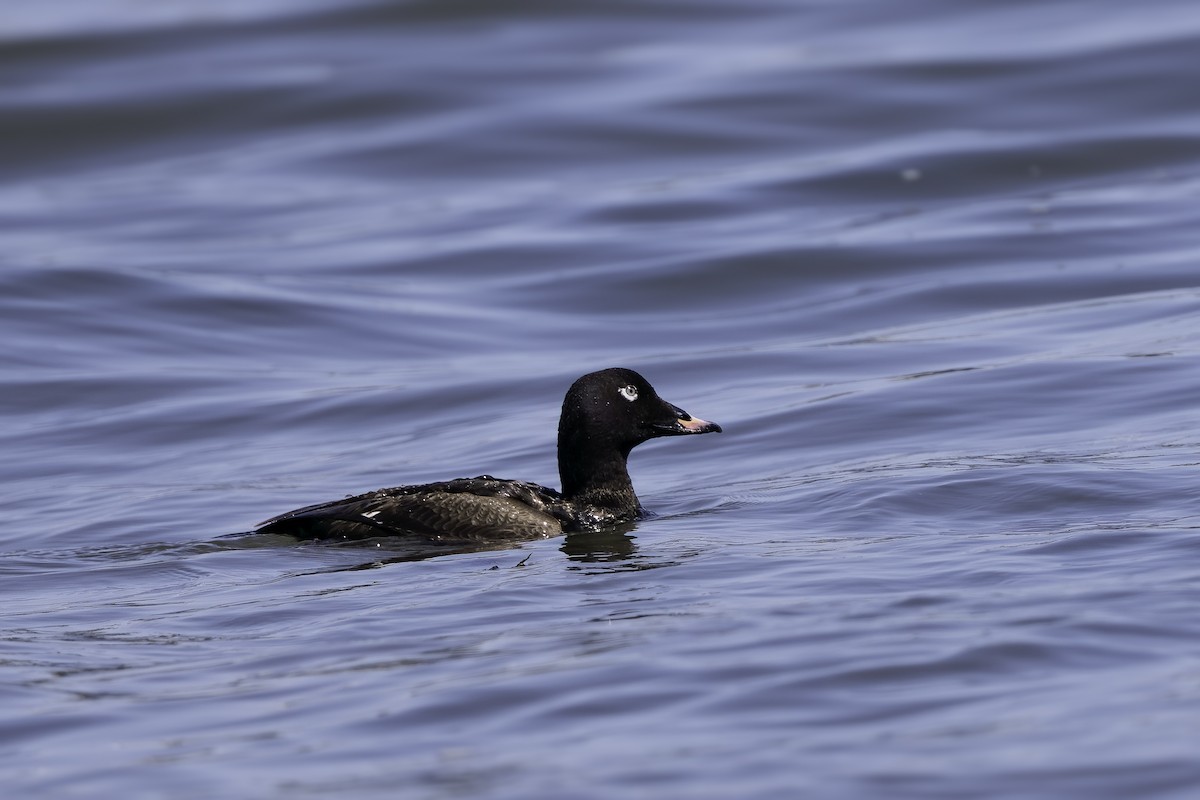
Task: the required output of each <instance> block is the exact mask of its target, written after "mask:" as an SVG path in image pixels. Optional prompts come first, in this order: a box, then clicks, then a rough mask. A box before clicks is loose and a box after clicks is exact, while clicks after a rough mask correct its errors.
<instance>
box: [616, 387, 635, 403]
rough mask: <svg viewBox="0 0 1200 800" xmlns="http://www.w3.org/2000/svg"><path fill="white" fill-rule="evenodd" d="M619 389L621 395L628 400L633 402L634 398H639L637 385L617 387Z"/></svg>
mask: <svg viewBox="0 0 1200 800" xmlns="http://www.w3.org/2000/svg"><path fill="white" fill-rule="evenodd" d="M617 391H618V392H619V393H620V395H621V397H624V398H625V399H626V400H628V401H629V402H631V403H632V402H633V401H634V400H637V387H636V386H622V387H621V388H620V389H617Z"/></svg>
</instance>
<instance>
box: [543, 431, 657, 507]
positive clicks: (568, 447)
mask: <svg viewBox="0 0 1200 800" xmlns="http://www.w3.org/2000/svg"><path fill="white" fill-rule="evenodd" d="M628 458H629V451H628V450H625V451H624V452H622V451H620V450H617V449H615V448H613V447H612V446H611V445H609V446H608V447H597V446H596V445H595V443H594V442H592V441H589V440H588V439H587V438H586V437H562V436H560V437H559V443H558V477H559V479H560V480H561V481H562V492H563V496H565V497H566V498H567V499H568V500H571V501H572V502H576V503H584V504H586V505H589V506H596V507H598V508H602V509H605V510H606V511H611V512H613V513H614V514H618V515H621V516H636V515H637V513H638V512H639V511H640V510H641V504H640V503H638V498H637V495H636V494H635V493H634V491H633V481H632V480H631V479H630V477H629V467H628V466H627V461H628Z"/></svg>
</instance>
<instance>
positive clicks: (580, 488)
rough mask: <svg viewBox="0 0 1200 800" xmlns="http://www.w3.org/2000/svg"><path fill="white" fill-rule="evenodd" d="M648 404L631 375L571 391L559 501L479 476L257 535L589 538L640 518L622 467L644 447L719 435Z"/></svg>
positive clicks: (378, 495)
mask: <svg viewBox="0 0 1200 800" xmlns="http://www.w3.org/2000/svg"><path fill="white" fill-rule="evenodd" d="M720 430H721V426H720V425H718V424H716V423H715V422H706V421H705V420H702V419H697V418H695V417H692V416H690V415H688V413H687V412H685V411H684V410H683V409H681V408H678V407H677V406H674V405H671V404H670V403H668V402H667V401H665V400H663V399H662V398H661V397H659V396H658V393H657V392H655V391H654V387H653V386H651V385H650V383H649V382H648V381H647V380H646V379H645V378H643V377H642V376H641V375H639V374H638V373H636V372H634V371H633V370H631V369H621V368H613V369H605V370H600V371H599V372H592V373H589V374H587V375H584V376H583V377H582V378H580V379H579V380H577V381H575V383H574V384H572V385H571V388H570V389H569V390H567V396H566V398H565V399H564V400H563V407H562V415H561V416H560V417H559V421H558V474H559V478H560V479H561V481H562V491H561V492H556V491H554V490H553V489H549V488H547V487H545V486H539V485H538V484H536V483H529V482H526V481H510V480H501V479H499V478H493V477H491V476H490V475H481V476H479V477H477V478H458V479H456V480H451V481H443V482H441V483H427V484H422V485H420V486H398V487H395V488H393V489H378V490H376V491H374V492H368V493H366V494H361V495H358V496H356V497H348V498H346V499H344V500H334V501H333V502H329V503H321V504H319V505H314V506H306V507H305V508H299V509H296V510H295V511H289V512H288V513H286V514H280V515H279V516H277V517H272V518H271V519H269V520H267V521H266V522H263V523H261V524H260V525H259V526H258V532H259V533H280V534H287V535H291V536H295V537H297V538H301V539H366V538H371V537H376V536H413V535H416V536H418V537H422V538H425V539H430V540H433V541H441V542H470V541H486V540H493V539H494V540H502V539H519V538H536V537H545V536H555V535H558V534H561V533H568V532H571V531H580V530H592V529H596V528H600V527H604V526H606V525H612V524H615V523H618V522H623V521H626V520H631V519H636V518H637V517H638V516H639V515H641V514H642V507H641V504H640V503H639V502H638V498H637V495H636V494H634V491H633V483H632V482H631V481H630V479H629V470H628V468H627V466H626V460H627V459H628V458H629V451H630V450H632V449H633V448H634V447H636V446H638V445H639V444H641V443H642V442H644V441H647V440H648V439H653V438H656V437H659V436H679V435H684V434H692V433H719V432H720Z"/></svg>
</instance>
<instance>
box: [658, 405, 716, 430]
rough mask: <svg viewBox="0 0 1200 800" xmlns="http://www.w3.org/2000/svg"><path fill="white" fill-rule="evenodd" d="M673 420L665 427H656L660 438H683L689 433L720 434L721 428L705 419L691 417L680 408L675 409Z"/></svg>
mask: <svg viewBox="0 0 1200 800" xmlns="http://www.w3.org/2000/svg"><path fill="white" fill-rule="evenodd" d="M673 408H674V410H675V419H674V420H672V421H671V422H668V423H667V424H665V425H656V426H655V428H656V430H657V431H658V433H659V435H660V436H683V435H685V434H689V433H720V432H721V426H720V425H718V424H717V423H715V422H709V421H708V420H706V419H700V418H699V417H693V416H692V415H691V414H689V413H687V412H686V411H684V410H683V409H682V408H675V407H673Z"/></svg>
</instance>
